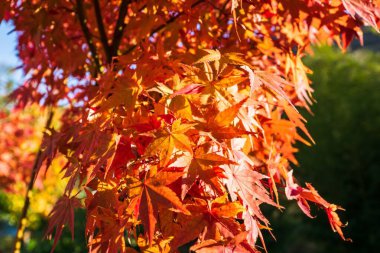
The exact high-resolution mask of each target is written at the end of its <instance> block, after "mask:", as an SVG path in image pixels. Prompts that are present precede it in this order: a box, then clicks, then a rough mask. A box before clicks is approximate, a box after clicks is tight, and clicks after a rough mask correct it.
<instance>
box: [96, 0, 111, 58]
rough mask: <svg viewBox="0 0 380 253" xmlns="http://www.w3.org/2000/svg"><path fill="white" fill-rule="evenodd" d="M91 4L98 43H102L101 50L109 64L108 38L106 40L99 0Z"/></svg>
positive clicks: (109, 49)
mask: <svg viewBox="0 0 380 253" xmlns="http://www.w3.org/2000/svg"><path fill="white" fill-rule="evenodd" d="M92 2H93V4H94V8H95V16H96V22H97V24H98V30H99V34H100V41H101V42H102V45H103V49H104V52H105V54H106V58H107V63H111V60H112V55H111V48H110V46H109V45H108V38H107V34H106V30H105V29H104V24H103V18H102V12H101V10H100V4H99V0H93V1H92Z"/></svg>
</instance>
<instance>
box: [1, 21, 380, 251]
mask: <svg viewBox="0 0 380 253" xmlns="http://www.w3.org/2000/svg"><path fill="white" fill-rule="evenodd" d="M11 30H12V27H11V25H10V24H4V23H3V24H1V26H0V41H1V50H0V82H1V85H0V107H1V108H2V109H4V110H6V106H5V98H4V95H5V94H6V93H7V92H8V91H9V90H10V89H11V88H12V86H13V85H14V84H15V83H17V82H19V81H20V80H21V79H22V75H21V74H20V73H19V72H17V71H14V70H13V71H12V69H13V68H14V67H16V66H17V64H19V63H18V62H17V58H16V56H15V49H14V47H15V45H16V44H15V35H14V34H12V33H11V34H9V35H8V34H7V33H8V32H9V31H11ZM364 38H365V39H364V41H365V43H366V45H365V47H364V48H361V47H358V43H354V44H353V46H352V47H351V49H350V50H349V52H347V53H345V54H342V53H341V52H340V51H339V50H338V49H336V48H329V47H319V48H315V50H314V51H315V54H314V55H313V56H311V57H308V58H307V59H306V61H305V65H306V66H308V67H310V68H311V69H312V70H313V71H314V74H313V75H312V76H311V79H312V81H313V84H314V85H313V87H314V89H315V92H314V98H315V100H316V101H317V102H316V103H315V104H314V105H313V107H312V111H313V114H314V115H311V114H310V113H308V112H307V111H303V112H302V114H303V115H304V117H305V118H306V119H307V121H308V124H307V127H308V129H309V131H310V133H311V135H312V136H313V138H314V139H315V141H316V145H314V146H312V147H307V146H303V145H299V146H298V148H299V153H298V155H297V158H298V160H299V163H300V166H299V167H295V166H294V167H295V168H294V169H295V175H296V177H297V178H299V179H300V182H311V183H312V184H313V186H314V187H315V188H316V189H317V190H318V191H319V193H320V194H321V195H322V196H323V197H324V198H325V199H326V200H328V201H329V202H332V203H336V204H338V205H340V206H342V207H343V208H345V209H346V211H345V212H340V215H341V218H342V220H343V221H344V222H346V221H347V222H348V226H347V227H346V228H345V230H344V232H345V235H346V236H347V237H349V238H352V240H353V243H348V242H344V241H342V240H341V239H340V238H339V236H338V235H337V234H336V233H333V232H332V231H331V229H330V227H329V223H328V220H327V217H326V215H325V214H324V212H323V211H322V210H318V209H317V208H315V209H314V210H313V214H314V215H316V218H315V219H309V218H308V217H306V216H305V215H304V214H303V213H301V211H300V210H299V208H298V206H297V204H296V203H295V202H288V201H286V200H285V199H283V200H282V202H281V204H282V205H284V206H285V207H286V209H285V211H283V212H279V211H277V210H273V209H269V208H268V209H265V210H264V211H265V214H266V215H268V218H269V220H270V221H271V225H272V228H273V231H272V232H273V234H274V235H275V236H276V239H277V241H275V240H274V239H273V238H272V237H270V236H269V235H266V237H267V238H266V242H267V248H268V250H269V252H270V253H277V252H278V253H280V252H281V253H322V252H323V253H325V252H330V253H340V252H347V253H348V252H356V253H358V252H368V253H370V252H378V251H376V246H377V242H378V241H379V240H380V229H379V228H378V226H380V222H379V221H380V194H379V193H380V52H378V50H380V37H379V36H378V35H376V34H374V33H372V32H370V31H367V32H366V33H365V36H364ZM29 114H31V115H32V118H29V120H33V119H35V121H37V123H35V124H37V125H36V126H35V128H36V129H38V121H39V119H38V115H37V114H38V112H37V113H36V112H33V109H31V112H29ZM33 115H34V116H33ZM33 117H35V118H33ZM21 119H23V118H22V117H21ZM0 120H1V117H0ZM2 123H4V122H2ZM41 127H42V126H41ZM41 129H42V128H41ZM13 135H15V136H13V137H15V138H16V137H17V138H20V136H19V135H20V133H19V132H15V133H13ZM8 136H9V137H10V138H11V137H12V133H11V134H9V133H8ZM36 143H37V145H36V148H38V144H39V142H38V141H36ZM27 146H28V145H27ZM29 146H30V145H29ZM32 148H33V145H32ZM21 151H22V150H21ZM31 151H33V150H31ZM18 152H20V151H18ZM17 154H18V153H17V152H16V151H15V152H14V153H12V154H11V155H12V156H16V155H17ZM2 155H3V156H4V154H2ZM0 160H1V159H0ZM0 167H1V163H0ZM57 167H58V166H57ZM8 169H11V168H8ZM51 171H52V172H51V173H53V176H52V178H54V176H55V178H54V179H53V181H50V182H49V181H47V182H42V181H41V183H40V185H39V186H38V187H36V189H35V190H34V191H33V199H32V202H33V203H34V205H33V203H32V207H31V210H30V211H29V220H30V221H29V224H28V230H27V231H26V237H27V243H26V244H25V245H24V248H23V251H22V252H40V253H43V252H49V251H50V248H51V245H52V242H51V241H48V240H42V238H43V235H44V232H45V229H46V225H47V221H46V215H47V212H48V211H49V209H50V208H51V205H52V204H53V203H54V197H55V196H58V195H59V194H60V193H61V191H62V187H60V186H59V185H58V184H57V182H56V181H55V180H58V171H55V170H54V165H53V169H52V170H51ZM5 172H6V171H5V169H4V168H0V184H5V183H7V182H3V181H1V173H5ZM54 173H55V174H54ZM22 187H24V186H20V191H17V190H16V191H14V192H13V193H12V194H9V193H5V192H4V191H2V190H0V252H9V251H10V249H11V246H12V240H13V237H14V234H15V231H16V226H17V217H18V215H19V214H20V210H21V207H22V200H23V197H24V196H23V195H22V194H20V192H22ZM0 188H3V187H0ZM41 199H46V201H43V202H41ZM84 222H85V213H84V212H83V211H81V210H79V211H77V214H76V223H75V238H74V241H72V240H71V235H70V233H68V231H65V233H64V235H63V236H62V239H61V242H60V243H59V244H58V246H57V248H56V251H55V252H73V253H76V252H86V246H85V238H84V226H85V224H84Z"/></svg>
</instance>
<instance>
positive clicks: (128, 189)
mask: <svg viewBox="0 0 380 253" xmlns="http://www.w3.org/2000/svg"><path fill="white" fill-rule="evenodd" d="M378 4H379V3H378V1H365V0H343V1H338V0H334V1H322V0H308V1H304V0H302V1H301V0H300V1H291V2H290V1H287V0H281V1H266V0H260V1H259V0H257V1H237V0H232V1H212V2H211V1H203V0H198V1H191V0H189V1H174V0H173V1H129V0H122V1H98V0H94V1H83V0H76V1H63V0H62V1H60V0H58V1H57V0H50V1H39V0H34V1H3V2H2V3H1V5H0V6H1V7H0V19H1V18H3V19H5V20H13V22H14V23H15V30H16V31H17V33H18V38H19V45H18V51H19V56H20V58H21V60H22V61H23V66H22V67H23V70H24V71H25V73H29V78H28V79H27V81H26V82H25V83H24V84H23V85H21V86H20V87H18V88H17V89H16V90H15V91H14V92H13V93H12V94H11V98H13V99H14V101H15V103H16V104H15V108H25V107H26V106H28V105H30V104H31V103H37V104H40V105H41V106H43V107H50V108H55V107H57V106H58V105H64V113H63V115H62V116H61V126H60V127H59V128H57V127H56V128H51V127H48V128H47V129H46V130H45V135H44V139H43V142H42V146H41V157H42V158H43V160H45V161H46V164H47V165H49V164H50V163H51V161H52V160H53V158H54V157H56V156H57V155H62V156H64V157H65V158H66V160H67V163H66V164H65V165H64V166H62V170H63V172H64V176H65V177H66V178H67V180H68V183H67V186H66V189H65V192H64V194H63V196H62V197H61V198H60V199H59V200H58V202H57V204H56V206H55V208H54V209H53V211H52V212H51V220H50V222H49V225H48V232H49V233H51V232H52V231H53V230H54V229H53V227H54V226H56V234H55V240H54V244H53V248H52V250H54V247H55V246H56V243H57V240H58V238H59V236H60V235H61V232H62V228H63V226H64V225H68V226H69V228H70V230H71V231H73V223H74V222H73V219H74V208H76V207H79V206H80V205H81V202H83V204H84V206H85V208H86V210H87V220H86V236H87V237H88V246H89V250H90V251H92V252H97V251H98V252H118V251H121V252H135V251H136V250H138V251H141V252H152V251H159V252H173V251H176V250H177V248H178V247H180V246H181V245H183V244H186V243H189V242H195V243H194V245H192V246H191V248H190V249H191V250H192V251H196V252H225V251H227V252H232V251H235V252H256V251H258V250H259V249H260V248H261V247H263V248H264V249H265V244H264V240H263V235H262V232H263V231H268V232H270V227H269V225H270V224H269V220H268V219H267V218H266V217H265V216H264V215H263V213H262V211H261V206H264V205H270V206H273V207H277V208H282V207H281V205H280V203H279V196H278V195H279V193H281V192H285V196H286V197H287V198H288V199H289V200H296V202H297V204H298V205H299V207H300V208H301V209H302V211H303V212H304V213H305V214H306V215H308V216H312V214H311V213H310V206H309V204H310V203H315V204H316V205H317V206H319V207H321V208H322V209H323V210H324V211H325V212H326V213H327V217H328V220H329V222H330V225H331V227H332V229H333V230H334V231H336V232H338V233H339V235H340V236H341V237H342V238H343V239H346V238H345V237H344V235H343V232H342V230H341V227H342V226H343V223H342V222H341V221H340V219H339V217H338V215H337V213H336V211H337V210H339V209H341V208H340V207H339V206H336V205H334V204H330V203H329V202H327V201H326V200H325V199H323V198H322V197H321V196H320V195H319V194H318V192H317V191H316V190H315V189H314V188H313V187H312V186H311V185H310V184H306V187H301V186H300V183H297V182H296V181H295V179H294V178H293V171H292V170H291V164H290V163H293V164H297V161H296V159H295V156H294V153H295V152H296V151H297V149H296V148H295V147H294V145H295V143H296V141H300V142H303V143H305V144H307V145H309V144H310V142H313V139H312V138H311V136H310V135H309V133H308V131H307V130H306V127H305V125H304V123H305V120H304V119H303V117H302V116H301V115H300V114H299V112H298V110H297V109H296V107H297V106H298V107H305V108H307V109H309V106H310V104H311V103H312V98H311V92H312V89H311V87H310V86H309V84H310V82H309V80H308V78H307V76H306V74H307V73H308V72H310V70H309V69H308V68H306V67H305V66H304V65H303V63H302V59H301V58H302V56H303V55H304V54H305V53H307V52H310V45H311V44H314V43H320V42H326V41H327V42H332V40H334V41H336V42H337V43H338V44H339V45H341V47H342V48H343V49H344V48H346V47H347V45H348V44H349V43H350V41H351V40H352V39H353V37H354V36H357V37H359V38H361V31H360V26H361V25H362V22H365V23H367V24H370V25H372V26H374V27H376V24H377V22H378V21H379V13H380V12H379V9H378V8H377V6H378ZM115 13H118V14H117V15H115ZM359 17H361V18H359ZM41 164H42V162H39V165H41ZM40 167H41V166H38V168H40ZM83 192H85V197H83V201H81V200H80V197H79V196H80V194H83ZM78 194H79V195H78ZM258 240H260V243H261V246H259V243H258V242H257V241H258ZM346 240H349V239H346Z"/></svg>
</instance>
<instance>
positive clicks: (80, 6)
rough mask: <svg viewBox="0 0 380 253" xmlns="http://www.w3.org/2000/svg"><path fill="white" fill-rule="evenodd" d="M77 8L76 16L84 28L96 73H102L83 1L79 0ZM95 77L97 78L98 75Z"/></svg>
mask: <svg viewBox="0 0 380 253" xmlns="http://www.w3.org/2000/svg"><path fill="white" fill-rule="evenodd" d="M76 7H77V8H76V14H77V16H78V19H79V23H80V26H81V28H82V31H83V34H84V37H85V38H86V41H87V44H88V47H89V49H90V52H91V55H92V58H93V60H94V63H95V66H96V71H97V72H101V65H100V62H99V56H98V54H97V53H96V47H95V44H94V41H93V40H92V37H91V33H90V30H89V29H88V27H87V24H86V22H87V20H86V16H85V14H84V9H83V1H82V0H77V6H76ZM94 76H96V74H95V75H94Z"/></svg>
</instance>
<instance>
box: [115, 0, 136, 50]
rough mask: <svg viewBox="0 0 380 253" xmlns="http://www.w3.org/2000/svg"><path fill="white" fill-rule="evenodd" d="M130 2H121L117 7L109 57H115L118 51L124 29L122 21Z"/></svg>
mask: <svg viewBox="0 0 380 253" xmlns="http://www.w3.org/2000/svg"><path fill="white" fill-rule="evenodd" d="M131 2H132V0H123V1H122V2H121V4H120V7H119V17H118V18H117V21H116V26H115V31H114V33H113V40H112V45H111V57H114V56H117V51H118V50H119V46H120V43H121V39H122V38H123V33H124V29H125V23H124V19H125V16H126V15H127V11H128V5H129V4H130V3H131Z"/></svg>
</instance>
